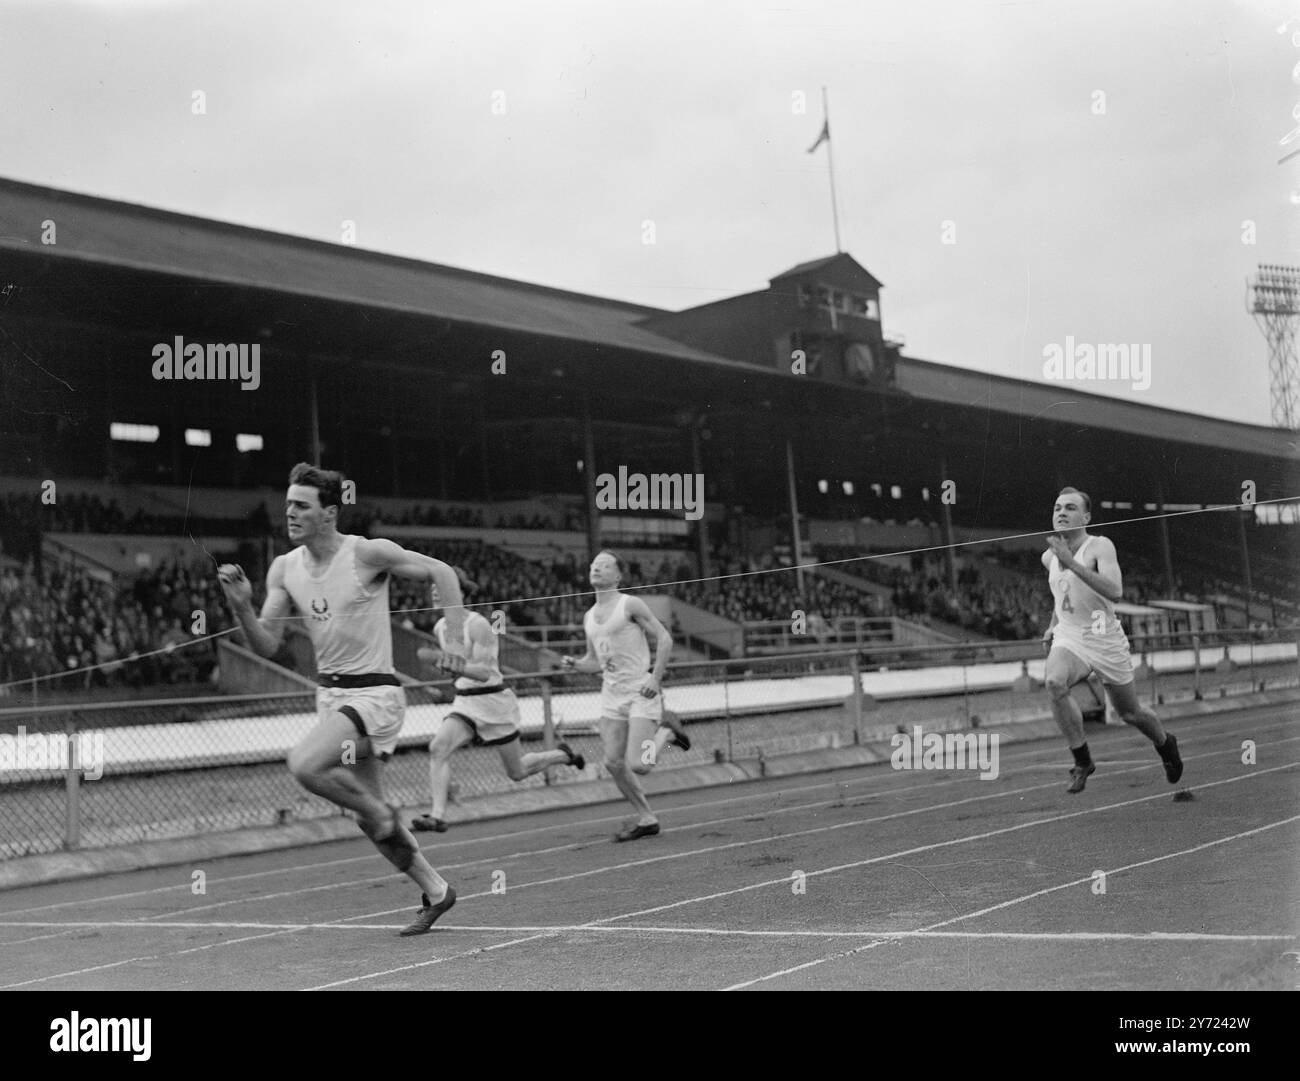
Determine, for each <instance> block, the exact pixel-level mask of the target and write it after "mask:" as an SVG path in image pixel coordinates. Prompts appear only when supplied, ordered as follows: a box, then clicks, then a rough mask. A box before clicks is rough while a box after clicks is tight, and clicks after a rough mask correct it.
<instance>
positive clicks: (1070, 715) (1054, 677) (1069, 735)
mask: <svg viewBox="0 0 1300 1081" xmlns="http://www.w3.org/2000/svg"><path fill="white" fill-rule="evenodd" d="M1089 671H1091V669H1090V668H1089V667H1088V666H1087V665H1086V664H1084V663H1083V661H1082V660H1080V659H1079V658H1078V657H1076V656H1075V655H1074V654H1073V653H1071V652H1070V651H1069V650H1068V649H1066V648H1065V647H1064V646H1053V647H1052V651H1051V652H1050V653H1049V654H1048V655H1047V666H1046V670H1045V672H1044V682H1045V683H1046V685H1047V693H1048V694H1049V695H1050V696H1051V699H1052V716H1054V717H1055V718H1056V724H1057V726H1058V727H1059V728H1060V729H1061V733H1062V734H1063V735H1064V736H1065V741H1066V743H1068V744H1069V746H1070V750H1072V751H1073V750H1076V749H1077V748H1079V747H1082V746H1083V745H1084V743H1085V742H1087V741H1086V740H1085V738H1084V735H1083V711H1082V710H1080V709H1079V703H1078V702H1076V701H1075V700H1074V696H1073V695H1072V694H1070V688H1071V687H1073V686H1074V685H1075V684H1076V683H1078V682H1079V681H1080V680H1083V679H1086V678H1087V676H1088V672H1089Z"/></svg>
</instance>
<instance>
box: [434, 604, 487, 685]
mask: <svg viewBox="0 0 1300 1081" xmlns="http://www.w3.org/2000/svg"><path fill="white" fill-rule="evenodd" d="M495 638H496V635H495V634H494V633H493V631H492V625H491V624H490V623H488V621H487V620H486V619H472V620H470V622H469V656H468V657H458V656H456V655H455V654H454V653H447V652H445V651H444V650H441V649H427V648H426V649H421V650H419V655H420V660H422V661H425V662H426V663H428V664H431V665H433V666H434V667H435V668H441V669H442V670H443V671H444V672H451V673H453V674H454V675H457V676H468V677H469V678H470V679H476V680H478V681H479V682H480V683H486V682H487V681H488V680H489V679H491V678H492V671H491V669H490V668H488V667H487V666H488V665H489V664H491V663H492V660H493V659H494V656H495V654H496V647H497V644H496V641H495Z"/></svg>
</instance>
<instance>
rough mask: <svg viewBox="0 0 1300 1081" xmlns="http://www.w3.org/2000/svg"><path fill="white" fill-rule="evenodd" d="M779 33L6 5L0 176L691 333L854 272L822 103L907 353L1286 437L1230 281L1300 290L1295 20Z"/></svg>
mask: <svg viewBox="0 0 1300 1081" xmlns="http://www.w3.org/2000/svg"><path fill="white" fill-rule="evenodd" d="M785 4H786V5H787V6H776V4H773V5H772V6H768V5H765V4H762V3H740V2H725V0H723V2H720V0H649V2H640V0H638V2H621V0H586V2H565V3H555V2H550V0H546V2H526V0H511V2H483V0H465V2H462V3H457V4H444V3H425V2H420V0H391V2H382V3H381V2H375V3H361V2H357V3H341V2H337V0H330V2H321V0H271V2H269V0H222V2H219V3H199V2H182V0H175V2H168V0H136V2H132V0H122V2H109V0H81V2H71V0H69V2H60V0H39V2H37V0H0V103H2V104H0V175H4V176H8V177H11V178H14V179H19V180H27V181H32V182H37V183H44V184H49V185H52V186H55V187H60V188H68V189H71V190H75V191H82V192H88V193H91V194H95V195H102V196H106V197H109V198H114V199H123V200H127V201H130V202H137V203H143V204H146V205H151V206H157V207H162V208H166V209H170V210H177V211H182V212H186V213H191V214H197V215H201V216H204V217H212V218H217V219H222V220H226V221H232V222H239V223H243V224H247V225H252V226H257V227H261V228H266V229H272V230H276V231H279V232H285V233H293V234H298V235H302V236H310V237H316V238H320V239H327V240H339V239H340V225H341V222H342V221H343V220H344V219H351V220H353V221H355V222H356V226H357V244H358V246H359V247H365V248H373V249H376V250H380V251H387V252H394V253H397V254H402V255H408V256H414V257H416V258H422V259H428V260H430V261H434V262H440V263H447V264H451V265H454V266H461V267H466V268H470V269H474V270H480V271H484V272H487V273H491V274H500V275H503V276H506V277H513V278H520V279H524V280H528V281H536V282H541V283H544V284H547V285H554V286H559V287H563V288H568V289H574V290H578V291H581V292H590V293H595V294H599V295H605V296H612V297H619V298H624V299H629V300H635V301H640V302H643V303H647V304H654V305H657V306H660V307H665V308H671V309H679V308H684V307H690V306H692V305H695V304H699V303H704V302H706V301H709V300H715V299H718V298H720V297H724V296H729V295H734V294H736V293H742V292H748V291H751V290H754V289H760V288H763V286H764V285H765V283H766V280H767V279H768V278H769V277H771V276H772V275H775V274H777V273H779V272H781V271H783V270H785V269H786V268H788V267H789V266H791V265H792V264H794V263H797V262H802V261H804V260H806V259H811V258H816V257H818V256H821V255H824V254H829V253H830V252H831V251H833V250H834V241H833V235H832V231H831V221H830V207H829V196H828V186H827V178H826V152H825V148H824V147H823V148H822V149H820V150H818V152H817V153H816V154H815V155H809V154H807V153H806V150H807V148H808V147H809V146H811V145H812V143H813V141H814V139H815V138H816V136H817V133H818V130H819V129H820V127H821V122H822V116H821V102H820V93H821V92H820V87H821V86H822V85H825V86H827V87H828V90H829V94H830V109H831V130H832V142H833V151H834V154H835V165H836V173H837V178H838V184H839V199H840V210H841V224H842V232H843V238H844V247H845V248H846V250H848V251H849V252H851V253H852V254H853V255H854V256H855V257H856V258H857V259H858V260H859V261H860V262H861V263H862V264H863V265H864V266H865V267H867V269H868V270H870V271H871V272H872V273H873V274H875V275H876V277H878V278H880V279H881V280H882V281H883V282H884V283H885V291H884V292H883V294H882V302H881V307H882V312H883V316H884V325H885V329H886V332H887V333H889V334H893V335H900V336H903V337H905V339H906V341H907V348H906V351H907V353H908V354H909V355H912V356H918V357H922V358H925V359H928V360H935V361H939V362H941V363H947V364H954V365H960V366H964V367H970V368H975V369H979V370H982V371H988V372H992V373H996V374H1000V375H1011V376H1019V377H1022V378H1041V375H1042V370H1043V349H1044V347H1045V346H1047V345H1048V344H1050V343H1063V342H1064V340H1065V338H1066V336H1067V335H1071V336H1073V337H1074V339H1075V340H1076V341H1077V342H1081V343H1083V342H1086V343H1094V344H1095V343H1106V342H1126V343H1135V344H1137V343H1148V344H1150V345H1151V348H1152V369H1153V370H1152V379H1151V385H1150V388H1149V389H1148V390H1145V391H1134V390H1132V389H1131V387H1130V385H1129V384H1128V383H1122V384H1110V385H1109V386H1108V385H1107V384H1095V385H1091V386H1089V387H1087V388H1080V389H1091V390H1096V391H1099V392H1102V393H1114V394H1119V395H1127V396H1133V397H1137V398H1139V399H1140V400H1141V401H1143V402H1146V403H1149V404H1153V405H1161V406H1168V407H1171V408H1176V409H1185V410H1190V411H1193V412H1198V413H1203V414H1208V415H1213V416H1220V417H1224V418H1227V419H1232V420H1244V421H1249V422H1254V423H1261V424H1267V423H1269V420H1270V406H1269V385H1268V368H1267V352H1266V349H1265V344H1264V339H1263V336H1262V334H1261V333H1260V331H1259V329H1258V328H1257V326H1256V325H1255V323H1254V320H1253V319H1252V318H1251V316H1250V315H1249V314H1248V312H1247V310H1246V300H1247V291H1246V281H1247V278H1248V277H1249V275H1250V274H1251V273H1252V272H1253V271H1254V268H1255V266H1256V265H1257V264H1258V263H1261V262H1270V263H1277V262H1283V263H1291V264H1294V263H1297V262H1300V255H1298V254H1297V249H1298V247H1300V231H1298V230H1297V228H1296V225H1297V220H1298V216H1300V206H1297V205H1293V204H1292V203H1291V201H1290V193H1291V192H1292V191H1293V190H1295V191H1300V158H1296V159H1293V160H1292V161H1290V162H1288V163H1287V164H1285V165H1281V166H1279V165H1278V164H1277V162H1278V159H1279V158H1280V157H1282V156H1283V155H1284V154H1285V153H1286V152H1287V150H1288V149H1295V148H1296V147H1297V146H1300V142H1293V143H1291V144H1290V146H1289V147H1287V148H1283V147H1281V146H1280V145H1279V140H1280V139H1281V138H1282V137H1283V136H1285V135H1286V133H1287V132H1289V131H1290V130H1291V129H1292V128H1294V127H1296V126H1297V123H1300V121H1297V120H1293V119H1292V109H1293V107H1294V106H1296V103H1297V102H1300V69H1296V74H1295V77H1294V78H1293V68H1296V65H1297V63H1300V47H1297V46H1296V45H1295V44H1293V43H1292V40H1291V35H1292V33H1293V32H1295V33H1297V34H1298V35H1300V5H1296V4H1295V3H1291V4H1285V3H1272V2H1263V0H1261V2H1259V3H1234V2H1230V0H1102V2H1097V0H1082V2H1072V0H1059V2H1041V3H1040V2H1020V3H1016V2H1012V3H989V2H981V0H953V2H942V3H940V2H936V3H923V2H917V0H899V2H888V3H875V2H871V3H867V2H862V0H856V2H855V0H824V2H813V3H798V2H797V0H785ZM1288 17H1294V18H1295V21H1294V22H1293V23H1292V24H1291V25H1290V26H1289V27H1288V28H1287V30H1286V32H1285V33H1278V27H1279V26H1280V25H1281V24H1282V23H1283V21H1284V20H1285V19H1287V18H1288ZM1296 40H1297V41H1300V36H1297V38H1296ZM195 90H202V91H204V92H205V94H206V99H207V101H206V105H207V113H206V115H203V116H195V115H194V114H193V113H192V111H191V95H192V92H193V91H195ZM498 91H501V92H504V94H505V110H506V111H505V113H504V115H494V114H493V111H492V104H493V95H494V93H496V92H498ZM798 91H802V92H803V93H804V94H806V95H807V102H808V105H807V112H806V113H804V114H802V115H799V114H797V113H796V112H795V111H794V101H795V94H796V92H798ZM1095 91H1102V92H1104V94H1105V113H1104V115H1095V114H1094V112H1093V107H1094V92H1095ZM1297 112H1300V108H1297ZM1297 198H1298V199H1300V195H1298V196H1297ZM647 219H649V220H652V221H653V222H654V224H655V243H654V244H653V245H646V244H643V243H642V222H643V221H645V220H647ZM945 220H950V221H952V222H954V223H955V225H956V238H957V243H956V244H954V245H945V244H943V243H941V230H942V227H943V222H944V221H945ZM1247 220H1249V221H1253V222H1254V223H1255V226H1254V228H1255V234H1256V243H1255V244H1254V245H1249V244H1245V243H1243V222H1245V221H1247Z"/></svg>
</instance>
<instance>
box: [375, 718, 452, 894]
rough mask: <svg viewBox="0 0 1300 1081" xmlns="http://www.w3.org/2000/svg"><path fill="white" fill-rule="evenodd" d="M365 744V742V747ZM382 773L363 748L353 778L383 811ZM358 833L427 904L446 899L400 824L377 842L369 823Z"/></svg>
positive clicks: (443, 886) (429, 866)
mask: <svg viewBox="0 0 1300 1081" xmlns="http://www.w3.org/2000/svg"><path fill="white" fill-rule="evenodd" d="M369 742H370V741H369V740H366V743H367V744H369ZM383 769H384V764H383V762H382V761H381V760H380V759H379V758H377V757H375V755H374V754H372V753H371V752H370V748H369V747H367V748H366V755H365V757H364V758H362V759H360V760H359V761H358V762H357V764H356V766H355V768H354V776H355V777H356V779H357V780H358V781H360V782H361V784H362V785H364V786H365V788H366V789H367V790H368V791H369V792H370V793H371V794H372V795H373V796H374V797H375V798H376V799H377V800H378V801H379V802H380V804H381V805H383V806H384V807H385V808H386V807H387V806H388V805H387V804H386V803H384V784H383ZM394 819H396V816H394ZM361 830H362V832H363V833H365V835H366V836H367V837H369V838H370V840H371V841H372V842H373V843H374V846H375V847H376V848H377V849H379V851H380V854H381V855H382V856H383V857H384V859H386V860H388V862H389V863H391V864H392V865H393V866H394V867H396V868H397V869H398V870H399V871H401V872H403V873H404V874H405V875H407V877H409V878H410V879H411V881H412V882H414V883H415V884H416V885H417V886H419V887H420V889H421V890H422V891H424V893H426V894H427V895H428V897H429V900H431V901H433V902H434V903H435V904H436V903H437V902H439V901H441V900H442V899H443V897H445V896H446V894H447V881H446V879H444V878H443V877H442V875H440V874H438V872H437V871H435V870H434V869H433V865H432V864H431V863H429V861H428V860H427V859H425V858H424V854H423V853H422V852H421V851H420V846H419V845H418V844H417V843H416V841H415V838H414V837H412V836H411V834H410V833H409V832H407V830H406V827H405V826H403V825H402V824H401V822H397V829H396V830H395V831H394V832H392V833H391V834H389V835H388V836H387V837H385V838H384V839H383V840H380V841H376V840H375V838H374V830H373V828H372V827H371V826H370V824H369V823H362V825H361Z"/></svg>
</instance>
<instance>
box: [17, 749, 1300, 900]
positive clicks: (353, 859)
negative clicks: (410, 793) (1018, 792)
mask: <svg viewBox="0 0 1300 1081" xmlns="http://www.w3.org/2000/svg"><path fill="white" fill-rule="evenodd" d="M1279 727H1285V725H1281V726H1279ZM1026 749H1027V750H1029V748H1026ZM1031 753H1034V754H1039V753H1042V749H1041V748H1040V749H1039V750H1038V751H1031ZM1157 764H1158V763H1157ZM852 768H855V769H857V768H862V767H852ZM879 779H880V777H879V774H877V773H870V774H865V775H863V776H862V777H852V778H846V779H843V780H838V781H822V782H819V783H817V784H809V785H799V786H796V787H794V788H782V789H772V788H768V789H767V790H765V791H763V792H755V793H752V794H750V795H746V796H731V797H728V798H726V799H719V800H704V801H701V802H699V803H688V804H682V805H681V806H678V807H670V808H669V809H668V810H666V811H665V812H664V814H665V815H675V814H677V813H678V812H680V811H695V810H700V809H709V808H713V807H722V806H726V805H727V804H732V803H749V802H754V801H759V800H765V799H767V800H771V799H776V800H779V799H781V798H782V797H783V796H786V795H792V794H798V793H801V792H814V791H817V790H818V789H822V788H846V787H848V786H850V785H853V786H856V785H862V784H867V783H868V782H871V781H877V780H879ZM963 780H965V778H955V779H953V780H950V781H931V782H929V784H928V785H926V784H915V785H906V786H902V787H897V788H890V789H887V790H886V791H883V792H881V793H880V794H881V795H882V796H883V795H892V794H894V793H899V792H912V791H916V790H918V789H922V788H926V787H930V788H934V787H937V786H940V785H950V784H959V783H961V781H963ZM672 794H673V793H664V794H663V795H664V796H671V795H672ZM660 798H663V797H660ZM835 802H838V799H836V800H826V801H819V802H817V803H809V804H800V805H797V806H791V807H788V808H786V807H779V808H772V809H768V808H763V809H762V811H763V813H764V814H774V813H778V812H783V811H787V810H789V811H797V810H800V809H803V808H807V807H818V806H822V805H823V804H829V803H835ZM580 809H581V808H577V807H574V808H569V807H556V808H554V810H556V811H564V810H580ZM548 813H549V812H548ZM754 813H756V812H754V811H751V812H749V814H754ZM627 817H628V816H627V813H626V812H623V813H621V814H617V815H605V816H603V817H600V818H583V819H579V820H578V821H576V822H562V823H554V824H551V825H547V826H534V827H531V828H529V829H524V830H513V831H508V832H505V833H495V834H488V835H486V836H481V837H465V838H461V839H460V840H450V841H444V840H439V841H436V842H431V843H430V844H429V845H428V846H427V847H426V848H423V849H422V851H424V852H426V853H428V852H441V851H443V850H444V849H448V848H453V847H457V846H463V845H470V844H478V843H480V842H482V843H489V842H494V841H509V840H513V839H514V838H516V837H525V836H531V835H534V834H538V833H554V832H556V831H557V830H565V829H580V828H586V827H588V826H598V825H601V824H603V823H608V822H622V821H623V820H625V819H626V818H627ZM745 817H747V816H746V815H735V816H732V817H730V818H717V819H711V820H707V821H704V822H694V823H685V824H683V825H680V826H671V827H669V828H667V829H665V830H664V831H663V832H664V833H673V832H676V831H681V830H690V829H699V828H701V827H703V826H712V825H719V824H722V823H725V822H735V821H741V820H743V819H744V818H745ZM474 824H475V823H465V826H464V827H458V828H465V827H469V826H472V825H474ZM355 839H356V840H358V841H360V840H362V836H361V835H360V833H358V836H357V837H356V838H355ZM350 840H351V839H350V838H340V839H339V841H337V842H335V841H331V842H327V843H329V844H339V843H347V842H349V841H350ZM592 843H595V841H594V839H589V840H585V841H575V842H572V843H570V844H565V845H556V846H554V847H552V848H547V849H526V850H524V851H522V852H512V853H509V854H506V855H501V856H484V857H481V858H479V859H474V860H469V861H467V862H465V863H461V864H451V865H448V866H447V868H446V869H447V870H452V869H453V868H456V867H472V866H474V865H475V864H477V863H488V862H491V861H493V860H506V859H516V858H521V857H526V856H532V855H544V854H549V853H553V852H562V851H565V850H567V849H572V848H579V847H581V846H582V845H584V844H592ZM267 855H274V853H273V852H252V853H244V854H242V855H231V856H214V857H210V858H209V859H207V860H203V861H201V862H211V861H212V860H218V859H255V858H257V857H259V856H267ZM378 859H381V857H380V856H379V855H378V854H377V853H375V852H373V851H372V852H368V853H367V854H366V855H364V856H346V857H342V858H340V859H335V860H321V861H317V862H313V863H298V864H292V865H290V866H287V867H272V868H268V869H267V870H265V871H249V872H246V873H244V874H238V875H230V876H228V877H225V878H210V879H209V880H208V884H209V886H216V885H223V886H224V885H227V884H229V883H232V882H245V881H250V880H253V879H258V878H268V877H271V876H273V875H283V874H292V873H294V872H297V871H319V870H325V869H326V868H330V867H342V866H344V865H346V864H350V863H367V862H374V861H375V860H378ZM196 862H199V861H196ZM151 870H152V871H161V872H164V873H165V872H166V871H167V870H168V868H145V869H144V870H143V871H140V872H130V873H148V872H149V871H151ZM396 875H397V872H395V871H394V872H391V873H390V875H389V876H385V877H395V876H396ZM371 881H374V880H373V879H369V878H366V879H356V880H355V881H353V882H351V883H343V885H364V884H367V883H369V882H371ZM190 886H191V883H190V882H189V881H188V880H187V881H184V882H177V883H174V884H172V885H169V886H153V887H151V888H149V889H143V890H130V891H128V892H125V893H113V894H108V895H106V896H103V897H89V898H85V897H83V898H80V899H78V900H75V901H53V902H50V903H48V904H43V905H30V906H28V907H26V908H13V909H8V910H5V911H0V915H3V916H19V915H24V914H26V913H29V912H44V911H47V910H51V909H59V908H74V907H76V906H79V905H87V904H101V903H103V902H105V901H129V900H134V899H135V898H138V897H152V896H155V895H157V894H160V893H171V892H174V891H177V890H188V889H190ZM18 888H20V889H28V888H33V887H18ZM308 888H309V889H316V888H322V887H308ZM323 888H333V884H331V885H329V886H326V887H323ZM299 892H302V891H300V890H293V891H287V892H286V894H284V895H283V896H292V895H293V894H296V893H299ZM276 896H281V895H279V894H277V895H276ZM264 897H265V895H263V898H257V897H251V898H246V900H258V899H264ZM178 911H183V912H188V911H193V910H192V909H180V910H178ZM164 915H165V914H164ZM142 918H143V919H152V918H153V917H148V916H146V917H142Z"/></svg>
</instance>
